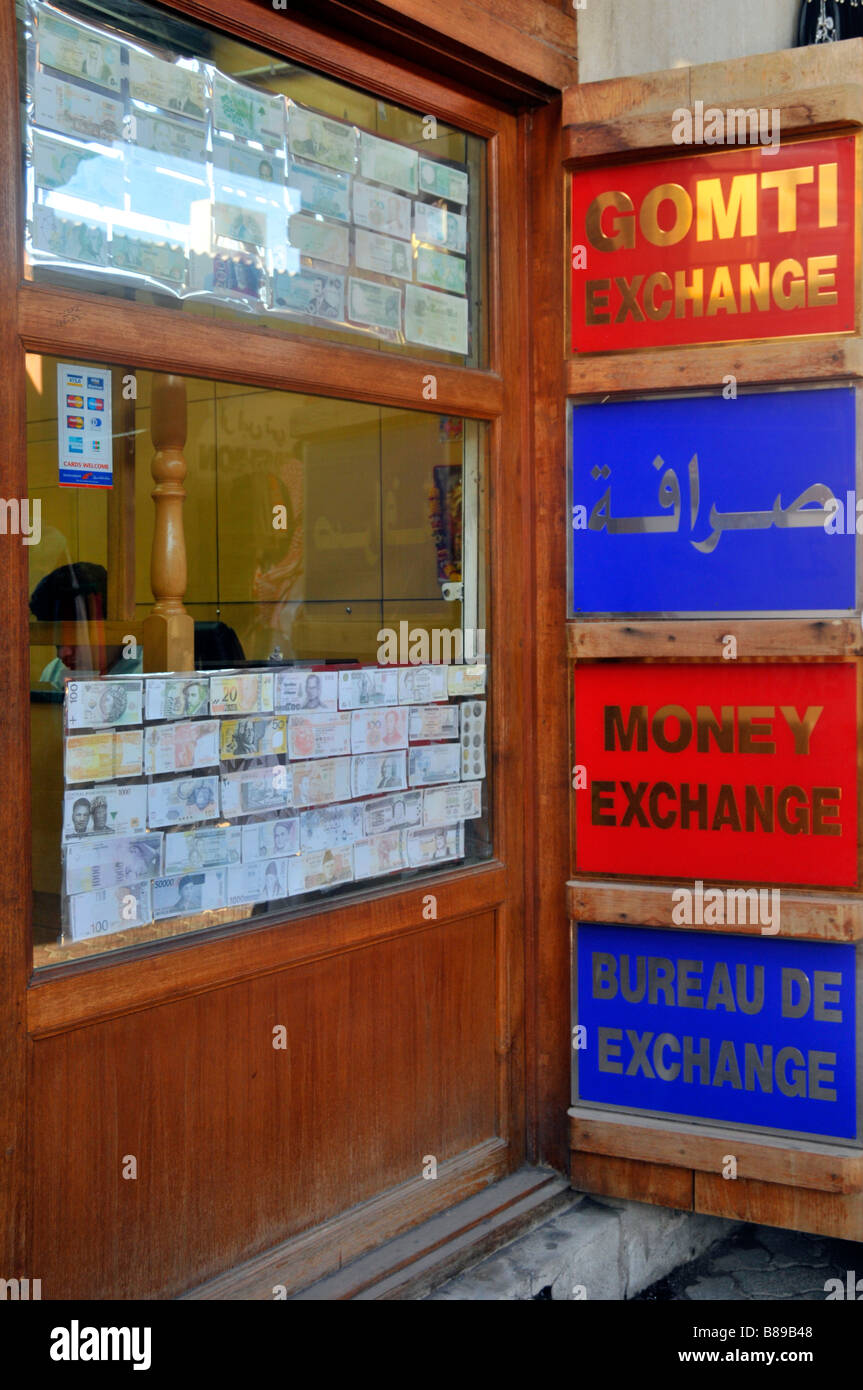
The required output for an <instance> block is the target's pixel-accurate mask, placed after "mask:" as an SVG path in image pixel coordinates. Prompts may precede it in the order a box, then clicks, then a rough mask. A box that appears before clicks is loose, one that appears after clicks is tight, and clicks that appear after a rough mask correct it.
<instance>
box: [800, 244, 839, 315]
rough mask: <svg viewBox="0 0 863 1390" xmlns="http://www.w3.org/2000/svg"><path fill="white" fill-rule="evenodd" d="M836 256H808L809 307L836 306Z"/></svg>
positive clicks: (837, 297)
mask: <svg viewBox="0 0 863 1390" xmlns="http://www.w3.org/2000/svg"><path fill="white" fill-rule="evenodd" d="M837 263H838V257H836V256H810V257H809V260H808V261H807V262H806V271H807V280H808V285H809V307H810V309H811V308H812V307H813V305H818V304H838V302H839V295H838V294H837V293H836V267H837Z"/></svg>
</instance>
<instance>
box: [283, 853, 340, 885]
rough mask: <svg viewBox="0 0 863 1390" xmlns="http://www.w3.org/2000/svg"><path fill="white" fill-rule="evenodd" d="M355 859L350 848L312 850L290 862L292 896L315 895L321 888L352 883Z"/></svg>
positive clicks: (289, 878)
mask: <svg viewBox="0 0 863 1390" xmlns="http://www.w3.org/2000/svg"><path fill="white" fill-rule="evenodd" d="M353 877H354V859H353V854H352V852H351V848H350V846H348V847H346V848H345V849H319V850H310V851H309V853H308V854H299V855H297V857H296V859H289V860H288V883H289V886H290V891H291V893H292V894H295V893H313V892H315V891H316V890H317V889H319V888H333V887H334V886H335V885H336V884H337V883H351V882H352V881H353Z"/></svg>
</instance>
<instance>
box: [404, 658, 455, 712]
mask: <svg viewBox="0 0 863 1390" xmlns="http://www.w3.org/2000/svg"><path fill="white" fill-rule="evenodd" d="M446 673H447V668H446V666H400V667H399V668H398V676H399V704H401V705H431V704H433V703H434V702H435V701H436V700H445V699H446V698H447V678H446Z"/></svg>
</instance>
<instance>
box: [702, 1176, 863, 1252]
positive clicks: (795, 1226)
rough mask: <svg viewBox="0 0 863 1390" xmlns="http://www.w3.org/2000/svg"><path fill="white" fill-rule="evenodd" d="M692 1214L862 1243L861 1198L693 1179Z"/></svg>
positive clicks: (745, 1182)
mask: <svg viewBox="0 0 863 1390" xmlns="http://www.w3.org/2000/svg"><path fill="white" fill-rule="evenodd" d="M695 1210H696V1211H698V1212H702V1213H704V1214H705V1215H708V1216H725V1217H729V1218H730V1219H731V1220H733V1221H754V1222H755V1223H756V1225H758V1226H784V1227H785V1229H786V1230H790V1231H811V1232H812V1234H813V1235H818V1236H835V1237H836V1238H838V1239H839V1240H863V1196H856V1195H855V1196H842V1195H840V1194H838V1193H835V1192H816V1191H814V1190H813V1189H812V1188H805V1187H780V1185H779V1184H778V1183H772V1182H756V1181H755V1180H754V1179H746V1178H743V1179H738V1180H737V1181H736V1182H730V1181H729V1182H726V1180H725V1179H724V1178H721V1177H717V1176H716V1175H715V1174H708V1173H696V1174H695Z"/></svg>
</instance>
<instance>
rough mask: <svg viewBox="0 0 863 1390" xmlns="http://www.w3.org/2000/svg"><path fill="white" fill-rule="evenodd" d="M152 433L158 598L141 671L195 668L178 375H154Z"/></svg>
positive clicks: (153, 571) (182, 389)
mask: <svg viewBox="0 0 863 1390" xmlns="http://www.w3.org/2000/svg"><path fill="white" fill-rule="evenodd" d="M150 431H151V434H152V437H153V443H154V445H155V446H156V452H155V454H154V455H153V462H152V464H151V472H152V474H153V481H154V482H155V484H156V486H155V487H154V489H153V491H152V492H151V494H150V496H151V497H152V499H153V502H154V503H155V507H156V520H155V526H154V529H153V552H152V556H151V559H150V587H151V588H152V590H153V597H154V598H155V600H156V602H155V603H154V604H153V608H152V611H151V612H150V613H148V614H147V617H146V618H145V619H144V669H145V670H146V671H193V670H194V669H195V624H194V621H193V619H192V618H191V617H190V615H189V614H188V613H187V612H186V609H185V607H184V606H183V596H184V594H185V592H186V537H185V533H184V530H183V503H184V501H185V499H186V489H185V488H184V487H183V481H184V479H185V477H186V459H185V456H184V454H183V448H184V446H185V443H186V383H185V381H184V380H183V378H182V377H180V376H173V375H169V374H167V373H163V372H158V373H156V374H154V376H153V392H152V412H151V424H150Z"/></svg>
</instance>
